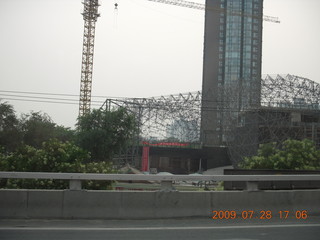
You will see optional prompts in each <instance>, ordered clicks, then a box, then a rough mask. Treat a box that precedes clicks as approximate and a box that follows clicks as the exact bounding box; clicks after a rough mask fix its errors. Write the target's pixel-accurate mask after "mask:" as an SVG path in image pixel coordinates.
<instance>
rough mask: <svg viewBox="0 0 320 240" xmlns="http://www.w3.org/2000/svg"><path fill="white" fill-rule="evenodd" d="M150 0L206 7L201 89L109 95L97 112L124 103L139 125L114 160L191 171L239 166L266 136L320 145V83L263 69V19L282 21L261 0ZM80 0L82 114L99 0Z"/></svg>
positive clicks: (151, 168) (85, 109)
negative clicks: (139, 95)
mask: <svg viewBox="0 0 320 240" xmlns="http://www.w3.org/2000/svg"><path fill="white" fill-rule="evenodd" d="M152 1H154V2H159V3H165V4H171V5H175V6H181V7H189V8H195V9H200V10H205V36H204V62H203V79H202V83H203V84H202V91H195V92H189V93H179V94H172V95H167V96H161V97H151V98H121V99H120V98H114V99H106V101H105V103H104V104H103V105H102V106H101V107H100V111H113V110H115V109H117V108H124V109H126V110H127V112H129V113H130V114H132V115H134V117H135V119H136V123H137V129H138V130H139V131H138V133H137V135H136V136H135V137H134V139H132V141H131V142H132V145H131V146H124V147H123V149H122V151H121V152H120V153H119V154H118V155H117V156H116V157H115V158H114V163H115V164H117V165H118V166H124V165H125V164H127V163H129V164H130V165H132V166H135V167H136V168H139V169H141V170H142V171H145V172H147V171H151V172H152V171H154V172H163V171H165V172H171V173H176V174H177V173H191V172H196V171H201V170H205V169H209V168H214V167H219V166H224V165H233V166H234V167H237V165H238V163H239V162H241V161H242V160H243V158H244V157H248V156H253V155H255V154H256V153H257V150H258V147H259V145H260V144H263V143H268V142H277V143H280V142H282V141H284V140H286V139H298V140H302V139H305V138H308V139H311V140H313V141H314V142H316V144H317V145H319V144H320V114H319V113H320V107H319V102H320V98H319V96H320V85H319V84H318V83H316V82H313V81H311V80H309V79H306V78H303V77H299V76H294V75H290V74H287V75H266V76H261V51H262V50H261V49H262V22H263V21H269V22H273V23H279V21H278V20H277V19H276V18H273V17H268V16H264V15H263V13H262V11H263V1H262V0H235V1H230V0H207V1H206V4H205V5H201V4H196V3H192V2H188V1H181V0H177V1H166V0H152ZM83 4H84V12H83V18H84V22H85V24H84V40H83V55H82V71H81V85H80V101H79V102H80V104H79V115H80V116H81V115H84V114H86V113H88V112H90V101H91V86H92V68H93V55H94V35H95V24H96V22H97V19H98V17H99V13H98V6H99V2H98V0H84V2H83ZM116 4H117V3H116ZM116 4H115V7H117V5H116Z"/></svg>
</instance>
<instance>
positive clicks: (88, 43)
mask: <svg viewBox="0 0 320 240" xmlns="http://www.w3.org/2000/svg"><path fill="white" fill-rule="evenodd" d="M83 6H84V9H83V13H82V15H83V20H84V33H83V49H82V65H81V82H80V100H79V116H83V115H85V114H86V113H88V112H89V111H90V106H91V86H92V69H93V52H94V36H95V28H96V21H97V18H98V17H100V14H99V13H98V7H99V1H98V0H84V1H83Z"/></svg>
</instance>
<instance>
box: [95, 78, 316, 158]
mask: <svg viewBox="0 0 320 240" xmlns="http://www.w3.org/2000/svg"><path fill="white" fill-rule="evenodd" d="M256 89H257V91H258V95H259V102H260V103H259V104H258V106H257V105H255V106H254V107H253V106H249V105H243V106H242V107H241V108H239V107H238V104H235V102H236V101H237V97H235V96H237V95H238V94H239V91H240V88H239V87H238V86H236V87H234V88H232V89H231V90H230V88H229V89H228V90H224V91H220V92H221V93H222V94H224V95H226V96H225V98H229V101H225V102H224V103H223V104H220V105H219V104H218V106H219V107H215V108H212V109H206V111H216V112H221V113H223V115H224V121H225V123H226V126H225V130H224V134H225V135H226V137H225V142H224V144H225V145H226V146H228V147H229V149H230V156H231V158H232V159H234V161H235V162H238V161H239V160H241V159H242V157H243V156H248V155H252V154H254V153H255V151H256V149H257V146H258V145H259V144H261V143H264V142H270V141H275V142H279V141H283V140H284V139H288V138H302V137H307V135H306V132H304V133H301V131H302V130H301V129H302V128H301V126H300V125H301V123H300V125H299V124H298V122H296V123H295V124H292V122H290V121H291V120H290V119H292V116H293V117H294V114H293V113H294V112H296V113H299V114H300V115H301V113H302V112H308V113H309V115H310V114H311V116H319V113H320V111H319V110H320V108H319V103H320V84H318V83H316V82H314V81H311V80H309V79H307V78H303V77H298V76H294V75H289V74H288V75H275V76H273V75H266V76H265V77H264V78H263V79H262V80H261V85H260V86H258V87H257V88H256ZM242 90H243V89H242ZM232 98H234V100H232ZM230 99H231V100H230ZM201 100H202V96H201V92H200V91H197V92H189V93H180V94H174V95H168V96H160V97H151V98H125V99H107V100H106V101H105V103H104V104H103V106H102V107H101V109H103V110H111V109H116V108H119V107H123V108H126V109H127V110H128V111H129V112H131V113H132V114H134V116H135V117H136V119H137V122H138V124H139V126H138V129H139V136H137V138H138V140H137V141H138V142H141V141H150V142H159V141H176V142H187V143H190V144H194V145H197V146H199V147H201V111H202V110H203V109H202V104H201ZM317 119H318V118H317ZM208 121H210V119H208ZM313 121H314V124H317V126H318V125H319V127H320V123H319V122H317V121H318V120H313ZM298 125H299V126H300V127H297V126H298ZM319 137H320V136H319ZM314 140H318V139H314ZM248 149H249V150H248Z"/></svg>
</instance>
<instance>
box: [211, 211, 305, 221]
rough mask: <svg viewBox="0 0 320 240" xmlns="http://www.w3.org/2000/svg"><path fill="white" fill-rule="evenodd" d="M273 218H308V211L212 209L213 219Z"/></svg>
mask: <svg viewBox="0 0 320 240" xmlns="http://www.w3.org/2000/svg"><path fill="white" fill-rule="evenodd" d="M272 218H278V219H284V220H285V219H307V218H308V212H307V210H298V211H289V210H280V211H271V210H259V211H253V210H244V211H235V210H214V211H212V219H214V220H222V219H243V220H246V219H261V220H269V219H272Z"/></svg>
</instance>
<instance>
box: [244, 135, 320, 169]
mask: <svg viewBox="0 0 320 240" xmlns="http://www.w3.org/2000/svg"><path fill="white" fill-rule="evenodd" d="M240 167H241V168H245V169H275V170H277V169H279V170H282V169H291V170H319V169H320V150H319V149H318V148H317V147H316V145H315V143H314V142H313V141H311V140H308V139H304V140H302V141H300V140H292V139H288V140H286V141H284V142H283V143H282V144H280V146H278V145H277V144H276V143H266V144H261V145H260V147H259V149H258V154H257V155H256V156H252V157H246V158H245V159H244V161H243V162H242V163H241V164H240Z"/></svg>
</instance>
